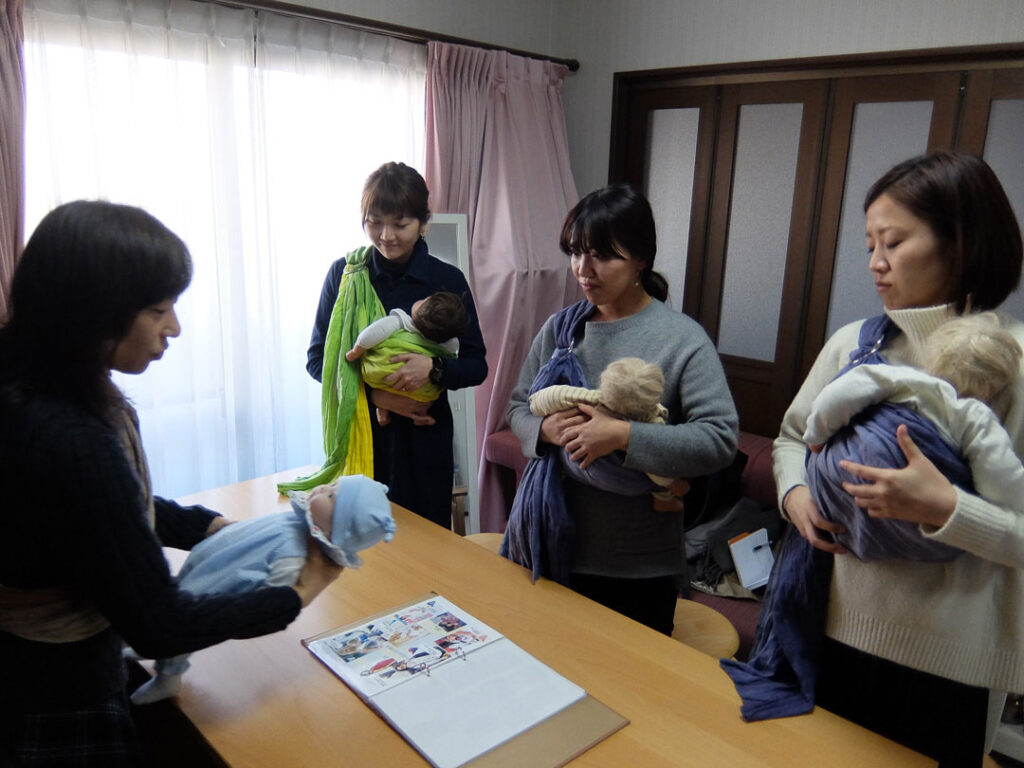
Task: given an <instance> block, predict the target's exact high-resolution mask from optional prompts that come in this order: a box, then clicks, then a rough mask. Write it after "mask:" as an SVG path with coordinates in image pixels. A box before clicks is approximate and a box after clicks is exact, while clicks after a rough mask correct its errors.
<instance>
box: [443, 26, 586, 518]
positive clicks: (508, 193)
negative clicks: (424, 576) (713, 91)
mask: <svg viewBox="0 0 1024 768" xmlns="http://www.w3.org/2000/svg"><path fill="white" fill-rule="evenodd" d="M567 72H568V70H567V69H566V68H565V67H564V66H562V65H557V64H552V63H551V62H546V61H539V60H537V59H528V58H524V57H522V56H516V55H513V54H510V53H507V52H505V51H486V50H482V49H479V48H472V47H466V46H460V45H451V44H448V43H429V44H428V49H427V155H426V181H427V185H428V187H429V188H430V199H431V208H432V209H433V210H435V211H438V212H445V213H465V214H467V216H468V219H469V246H470V247H469V251H470V265H471V272H472V288H473V295H474V297H475V299H476V303H477V307H478V308H479V312H480V326H481V328H482V330H483V335H484V341H485V342H486V344H487V364H488V366H489V368H490V373H489V375H488V377H487V380H486V381H485V382H484V383H483V385H481V386H480V387H478V388H477V390H476V424H477V450H478V453H479V456H480V468H479V476H478V480H479V493H480V523H481V529H482V530H484V531H501V530H504V527H505V521H506V510H505V505H504V501H503V497H502V494H501V488H500V485H499V482H498V475H497V472H498V471H499V470H498V468H497V467H495V466H492V465H490V464H488V463H487V461H486V460H485V458H484V455H483V446H484V441H485V439H486V437H487V435H490V434H492V433H494V432H496V431H498V430H501V429H502V428H504V427H505V426H506V425H505V408H506V406H507V405H508V398H509V394H510V393H511V391H512V387H513V386H514V384H515V382H516V379H517V378H518V377H519V371H520V368H521V366H522V362H523V359H524V358H525V357H526V353H527V351H528V350H529V348H530V342H531V341H532V340H533V337H534V335H535V334H536V332H537V330H538V329H539V328H540V326H541V324H542V323H543V322H544V320H545V319H546V318H547V317H548V316H549V315H551V314H552V313H553V312H555V311H557V310H558V309H560V308H561V307H563V306H565V305H566V304H567V303H569V302H570V301H573V300H575V299H576V298H577V295H578V289H577V286H576V283H575V281H573V280H572V277H571V275H570V273H569V260H568V258H567V257H566V256H565V255H564V254H562V252H561V251H560V250H559V248H558V236H559V233H560V232H561V229H562V222H563V220H564V219H565V214H566V213H567V212H568V210H569V208H570V207H571V206H572V205H574V204H575V202H576V200H577V195H576V186H575V184H574V183H573V179H572V171H571V170H570V168H569V147H568V140H567V138H566V131H565V113H564V109H563V107H562V81H563V79H564V78H565V76H566V74H567Z"/></svg>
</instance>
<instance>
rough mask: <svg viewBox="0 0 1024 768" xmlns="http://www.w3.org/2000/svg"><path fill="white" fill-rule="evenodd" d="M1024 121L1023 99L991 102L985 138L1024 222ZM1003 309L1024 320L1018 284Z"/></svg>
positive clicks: (987, 151)
mask: <svg viewBox="0 0 1024 768" xmlns="http://www.w3.org/2000/svg"><path fill="white" fill-rule="evenodd" d="M1022 125H1024V100H1021V99H999V100H997V101H993V102H992V109H991V110H990V111H989V116H988V136H986V138H985V160H986V162H988V164H989V165H991V166H992V170H994V171H995V172H996V175H997V176H998V177H999V181H1001V182H1002V184H1003V189H1005V190H1006V195H1007V197H1009V198H1010V204H1011V205H1012V206H1013V210H1014V211H1015V212H1016V214H1017V221H1018V223H1020V224H1021V225H1022V226H1024V218H1022V217H1024V147H1022V146H1021V141H1020V131H1021V126H1022ZM1002 308H1003V309H1005V310H1006V311H1007V312H1009V313H1010V314H1012V315H1013V316H1014V317H1016V318H1018V319H1021V320H1024V290H1022V289H1021V288H1018V289H1017V290H1016V291H1014V292H1013V293H1012V294H1010V297H1009V298H1008V299H1007V300H1006V302H1005V303H1004V304H1003V307H1002Z"/></svg>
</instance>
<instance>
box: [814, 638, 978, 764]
mask: <svg viewBox="0 0 1024 768" xmlns="http://www.w3.org/2000/svg"><path fill="white" fill-rule="evenodd" d="M816 703H817V704H818V706H820V707H823V708H824V709H827V710H829V711H830V712H834V713H835V714H837V715H839V716H841V717H845V718H846V719H847V720H852V721H853V722H855V723H858V724H859V725H862V726H864V727H865V728H868V729H869V730H872V731H875V732H876V733H880V734H881V735H883V736H885V737H887V738H890V739H892V740H893V741H896V742H899V743H900V744H903V745H904V746H907V747H910V748H911V749H913V750H915V751H917V752H920V753H921V754H924V755H927V756H928V757H931V758H934V759H936V760H938V761H939V768H979V767H980V766H981V764H982V757H983V754H984V749H985V721H986V717H987V714H988V689H986V688H978V687H975V686H973V685H964V684H963V683H957V682H954V681H952V680H947V679H946V678H944V677H938V676H936V675H930V674H928V673H926V672H918V671H917V670H914V669H910V668H909V667H904V666H902V665H900V664H895V663H893V662H891V661H887V660H885V659H880V658H878V657H877V656H872V655H870V654H867V653H863V652H861V651H858V650H856V649H855V648H851V647H850V646H848V645H844V644H843V643H839V642H836V641H835V640H831V639H829V638H826V639H825V644H824V648H823V649H822V659H821V672H820V675H819V677H818V689H817V696H816Z"/></svg>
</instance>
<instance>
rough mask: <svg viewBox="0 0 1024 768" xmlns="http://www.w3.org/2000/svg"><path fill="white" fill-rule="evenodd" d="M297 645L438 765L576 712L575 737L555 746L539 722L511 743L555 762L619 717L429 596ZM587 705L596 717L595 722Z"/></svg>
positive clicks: (464, 759)
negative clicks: (597, 712)
mask: <svg viewBox="0 0 1024 768" xmlns="http://www.w3.org/2000/svg"><path fill="white" fill-rule="evenodd" d="M303 644H304V645H306V647H307V648H308V649H309V650H310V652H312V653H313V654H314V655H315V656H316V657H317V658H318V659H319V660H320V661H321V662H323V663H324V664H325V665H326V666H327V667H329V668H330V669H331V670H332V671H333V672H334V673H335V674H336V675H337V676H338V677H340V678H341V679H342V680H343V681H344V682H345V683H346V684H347V685H348V686H349V687H350V688H352V690H353V691H355V692H356V693H357V694H358V695H359V696H360V697H361V698H362V699H363V700H364V701H365V702H366V703H367V704H369V705H370V707H372V708H373V709H374V710H375V711H376V712H377V713H378V714H380V716H381V717H383V718H384V719H385V720H386V721H387V722H388V723H389V724H390V725H391V726H392V727H393V728H394V729H395V730H396V731H398V732H399V733H400V734H401V735H402V736H403V738H405V739H406V741H408V742H409V743H410V744H411V745H412V746H413V747H415V748H416V749H417V751H419V752H420V754H421V755H423V756H424V757H425V758H426V759H427V760H428V761H429V762H430V763H431V764H432V765H434V766H437V768H457V766H463V765H467V764H469V763H471V762H473V761H474V760H476V759H478V758H481V756H484V755H486V754H487V753H489V752H492V751H493V750H495V749H496V748H499V747H501V746H502V745H506V746H507V745H508V743H509V742H510V741H512V740H515V739H517V738H518V737H520V736H521V735H523V734H525V733H526V732H528V731H530V730H531V729H534V728H535V727H536V726H538V725H539V724H541V723H543V722H544V721H547V720H549V719H550V718H552V717H553V716H556V715H559V713H573V712H575V713H577V714H576V715H574V716H573V717H574V720H573V722H574V724H576V723H577V721H578V720H579V719H580V718H581V717H582V718H583V719H584V723H583V725H584V727H583V728H582V729H580V728H576V729H575V730H576V732H577V733H576V735H575V741H576V742H577V743H570V742H569V741H567V742H566V743H565V744H563V745H561V746H560V745H559V744H558V743H557V742H558V740H559V737H558V735H557V733H555V734H552V733H551V732H550V729H548V732H547V733H546V735H544V736H543V741H542V742H540V743H536V739H533V742H534V743H532V744H531V740H530V739H524V742H523V744H521V745H518V746H517V747H515V748H516V749H517V750H518V751H521V750H523V749H529V750H530V752H528V753H529V754H531V755H533V759H535V760H539V761H540V762H535V763H534V764H535V765H552V766H554V765H560V764H563V763H564V762H567V761H568V760H569V759H571V758H572V757H574V756H575V755H576V754H579V753H580V752H582V751H583V750H585V749H587V748H588V747H590V746H592V745H593V744H594V743H596V742H597V741H600V740H601V739H603V738H604V737H605V736H607V735H609V734H610V733H612V732H614V731H615V730H618V729H619V728H621V727H622V726H623V725H625V724H626V722H628V721H626V720H625V719H624V718H622V717H621V716H619V715H618V714H617V713H614V712H612V711H611V710H608V709H607V708H606V707H604V705H602V704H600V702H597V701H596V700H593V699H591V698H590V697H588V696H587V694H586V691H584V690H583V689H582V688H580V687H579V686H578V685H576V684H574V683H572V682H570V681H569V680H567V679H565V678H564V677H562V676H561V675H559V674H558V673H557V672H555V671H554V670H553V669H551V668H550V667H548V666H546V665H544V664H542V663H541V662H539V661H538V660H537V659H535V658H534V657H533V656H531V655H530V654H528V653H526V651H524V650H523V649H522V648H520V647H519V646H517V645H516V644H515V643H513V642H511V641H510V640H509V639H508V638H506V637H505V636H504V635H502V634H501V633H499V632H497V631H496V630H494V629H493V628H492V627H489V626H488V625H486V624H484V623H483V622H481V621H479V620H477V619H475V618H474V617H472V616H470V615H469V614H468V613H466V612H465V611H463V610H462V609H460V608H458V607H457V606H456V605H454V604H453V603H451V602H449V601H448V600H446V599H445V598H443V597H441V596H438V595H431V596H427V597H425V598H423V599H421V600H417V601H415V602H412V603H409V604H404V605H401V606H397V607H396V608H394V609H392V610H391V611H389V612H387V613H384V614H381V615H379V616H375V617H373V618H370V619H366V620H364V621H362V622H359V623H357V624H354V625H349V626H346V627H340V628H338V629H335V630H331V631H330V632H327V633H324V634H322V635H318V636H317V637H314V638H309V639H307V640H303ZM584 701H586V702H587V703H586V704H584V705H583V706H582V707H581V706H578V705H581V703H583V702H584ZM595 708H596V709H597V710H603V712H602V715H603V716H601V717H598V718H597V719H595V718H594V716H593V714H594V712H595ZM581 713H582V714H581ZM587 725H590V727H589V728H587V727H586V726H587ZM595 728H596V731H594V729H595ZM543 730H544V729H538V731H537V734H536V736H537V737H539V736H540V734H541V733H542V732H543ZM592 731H594V732H592ZM552 737H553V738H554V743H552ZM581 738H582V741H580V739H581ZM570 741H571V740H570ZM552 747H553V748H554V749H552ZM538 750H539V754H538Z"/></svg>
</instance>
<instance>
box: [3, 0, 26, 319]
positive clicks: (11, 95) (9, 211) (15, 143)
mask: <svg viewBox="0 0 1024 768" xmlns="http://www.w3.org/2000/svg"><path fill="white" fill-rule="evenodd" d="M23 8H24V0H0V323H2V322H3V319H4V318H5V317H6V316H7V294H8V292H9V290H10V287H11V277H12V276H13V275H14V263H15V261H16V260H17V258H18V256H19V255H20V254H21V237H22V234H21V230H22V228H23V227H24V217H25V205H24V197H25V196H24V195H23V194H22V190H23V189H24V177H25V168H24V166H25V157H24V154H25V153H24V148H25V141H24V131H25V74H24V64H23V60H22V42H23V40H24V29H23V28H22V21H21V17H22V10H23Z"/></svg>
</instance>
